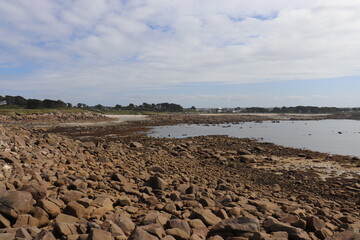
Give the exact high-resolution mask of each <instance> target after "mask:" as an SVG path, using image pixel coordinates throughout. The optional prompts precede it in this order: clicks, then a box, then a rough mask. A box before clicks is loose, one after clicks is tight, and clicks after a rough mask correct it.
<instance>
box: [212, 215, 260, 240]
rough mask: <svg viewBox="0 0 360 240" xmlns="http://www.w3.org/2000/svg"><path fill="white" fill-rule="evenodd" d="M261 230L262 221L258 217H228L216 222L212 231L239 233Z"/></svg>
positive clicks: (217, 232) (214, 232)
mask: <svg viewBox="0 0 360 240" xmlns="http://www.w3.org/2000/svg"><path fill="white" fill-rule="evenodd" d="M259 231H260V223H259V220H258V219H256V218H247V217H240V218H228V219H225V220H222V221H221V222H220V223H218V224H216V225H215V226H214V227H213V228H212V229H211V231H210V234H211V235H216V234H218V235H221V236H222V234H223V233H232V234H235V235H236V234H239V233H244V232H252V233H255V232H259Z"/></svg>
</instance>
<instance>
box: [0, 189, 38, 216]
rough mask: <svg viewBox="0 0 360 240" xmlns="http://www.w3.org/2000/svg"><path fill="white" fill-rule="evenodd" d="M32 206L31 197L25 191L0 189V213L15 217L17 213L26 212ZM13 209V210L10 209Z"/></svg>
mask: <svg viewBox="0 0 360 240" xmlns="http://www.w3.org/2000/svg"><path fill="white" fill-rule="evenodd" d="M32 208H33V197H32V195H31V194H30V193H29V192H26V191H14V190H10V191H1V192H0V213H2V214H3V215H5V216H6V215H8V216H10V217H13V218H16V217H17V214H21V213H28V212H30V211H31V209H32ZM12 210H13V211H12Z"/></svg>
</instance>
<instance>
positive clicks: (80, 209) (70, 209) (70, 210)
mask: <svg viewBox="0 0 360 240" xmlns="http://www.w3.org/2000/svg"><path fill="white" fill-rule="evenodd" d="M63 212H64V213H65V214H68V215H71V216H74V217H77V218H81V217H83V216H84V213H85V207H84V206H83V205H81V204H79V203H77V202H75V201H72V202H69V203H68V204H67V205H66V207H65V209H64V211H63Z"/></svg>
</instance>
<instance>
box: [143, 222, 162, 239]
mask: <svg viewBox="0 0 360 240" xmlns="http://www.w3.org/2000/svg"><path fill="white" fill-rule="evenodd" d="M141 228H142V229H144V230H145V231H147V232H148V233H151V234H152V235H155V236H156V237H158V238H160V239H161V238H163V237H164V236H165V230H164V229H163V227H162V226H161V225H160V224H150V225H146V226H142V227H141Z"/></svg>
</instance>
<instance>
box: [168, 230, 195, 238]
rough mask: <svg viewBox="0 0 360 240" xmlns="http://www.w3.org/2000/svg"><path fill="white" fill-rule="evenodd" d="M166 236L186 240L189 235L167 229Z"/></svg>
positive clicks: (181, 231)
mask: <svg viewBox="0 0 360 240" xmlns="http://www.w3.org/2000/svg"><path fill="white" fill-rule="evenodd" d="M165 232H166V234H168V235H171V236H173V237H174V238H175V239H176V240H188V239H190V235H189V234H188V233H186V232H185V231H184V230H182V229H180V228H170V229H167V230H166V231H165Z"/></svg>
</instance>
